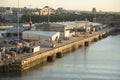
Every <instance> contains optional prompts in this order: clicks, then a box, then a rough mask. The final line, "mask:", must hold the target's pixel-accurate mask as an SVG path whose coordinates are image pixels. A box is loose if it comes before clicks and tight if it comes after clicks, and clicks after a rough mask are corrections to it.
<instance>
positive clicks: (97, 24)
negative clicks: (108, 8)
mask: <svg viewBox="0 0 120 80" xmlns="http://www.w3.org/2000/svg"><path fill="white" fill-rule="evenodd" d="M91 25H92V26H100V25H102V24H100V23H92V22H91Z"/></svg>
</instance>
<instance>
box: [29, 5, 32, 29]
mask: <svg viewBox="0 0 120 80" xmlns="http://www.w3.org/2000/svg"><path fill="white" fill-rule="evenodd" d="M31 6H32V5H29V7H31ZM31 14H32V10H30V21H29V24H30V29H31V27H32V20H31Z"/></svg>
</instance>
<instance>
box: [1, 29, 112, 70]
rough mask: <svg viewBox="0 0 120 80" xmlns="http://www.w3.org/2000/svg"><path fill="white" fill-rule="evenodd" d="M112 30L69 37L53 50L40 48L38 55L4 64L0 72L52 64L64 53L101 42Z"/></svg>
mask: <svg viewBox="0 0 120 80" xmlns="http://www.w3.org/2000/svg"><path fill="white" fill-rule="evenodd" d="M112 30H113V29H104V30H100V31H98V32H93V33H85V34H84V35H81V36H75V37H71V38H70V39H69V40H65V41H62V42H61V43H56V47H54V48H41V50H40V52H39V53H36V54H32V55H28V54H27V55H25V54H24V55H22V56H20V57H18V60H17V61H16V62H14V63H11V64H4V65H1V66H0V72H14V71H18V72H21V71H24V70H27V69H30V68H32V67H34V66H36V65H38V64H39V65H42V64H44V63H47V62H53V61H54V60H55V59H56V58H61V57H63V56H64V55H65V54H66V53H68V52H71V51H74V50H76V49H78V48H81V47H86V46H89V45H90V44H92V43H93V42H96V41H98V40H101V39H103V38H105V37H107V35H108V34H109V32H110V31H112Z"/></svg>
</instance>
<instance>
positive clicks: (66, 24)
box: [51, 21, 89, 26]
mask: <svg viewBox="0 0 120 80" xmlns="http://www.w3.org/2000/svg"><path fill="white" fill-rule="evenodd" d="M80 23H89V21H71V22H56V23H51V24H58V25H63V26H69V25H76V24H80Z"/></svg>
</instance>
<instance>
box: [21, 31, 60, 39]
mask: <svg viewBox="0 0 120 80" xmlns="http://www.w3.org/2000/svg"><path fill="white" fill-rule="evenodd" d="M59 37H60V33H59V32H50V31H24V32H23V33H22V39H24V40H36V41H38V40H40V41H45V40H52V41H55V40H57V39H59Z"/></svg>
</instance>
